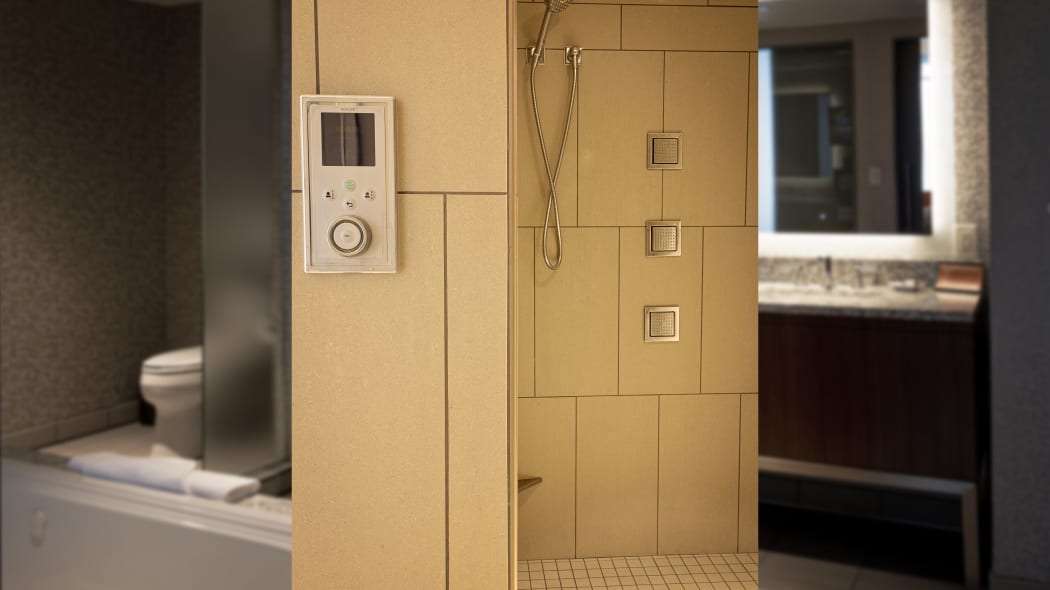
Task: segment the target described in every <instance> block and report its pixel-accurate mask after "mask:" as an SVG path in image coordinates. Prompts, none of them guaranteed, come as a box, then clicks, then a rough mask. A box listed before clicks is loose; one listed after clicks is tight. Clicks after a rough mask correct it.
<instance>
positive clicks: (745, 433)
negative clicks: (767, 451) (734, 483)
mask: <svg viewBox="0 0 1050 590" xmlns="http://www.w3.org/2000/svg"><path fill="white" fill-rule="evenodd" d="M738 545H739V546H738V547H737V551H738V552H740V553H745V552H753V551H758V395H757V394H748V395H741V396H740V541H739V542H738Z"/></svg>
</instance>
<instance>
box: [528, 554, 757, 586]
mask: <svg viewBox="0 0 1050 590" xmlns="http://www.w3.org/2000/svg"><path fill="white" fill-rule="evenodd" d="M518 588H519V589H520V590H535V589H537V588H539V589H548V588H607V589H627V588H630V589H637V590H643V589H645V590H657V589H660V590H686V589H688V590H699V589H704V590H715V589H720V590H721V589H732V590H743V589H746V590H757V589H758V554H756V553H740V554H723V555H666V556H644V557H590V558H586V559H544V560H535V561H519V562H518Z"/></svg>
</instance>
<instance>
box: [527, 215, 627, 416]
mask: <svg viewBox="0 0 1050 590" xmlns="http://www.w3.org/2000/svg"><path fill="white" fill-rule="evenodd" d="M539 233H540V230H536V234H537V235H536V243H537V251H536V263H535V266H534V268H535V269H536V395H537V396H560V395H609V394H615V393H616V362H617V361H616V335H617V327H616V324H617V321H616V318H617V314H618V311H617V306H616V298H617V292H616V289H617V278H616V275H617V272H618V270H619V269H618V264H617V258H618V257H619V251H620V250H619V235H618V234H619V230H617V229H616V228H568V229H565V230H564V231H563V236H564V239H565V243H564V246H565V255H564V259H563V261H562V265H561V268H559V269H558V270H556V271H551V270H549V269H548V268H547V266H546V265H545V264H544V262H543V256H542V255H541V254H540V252H539V244H540V241H541V240H540V236H539Z"/></svg>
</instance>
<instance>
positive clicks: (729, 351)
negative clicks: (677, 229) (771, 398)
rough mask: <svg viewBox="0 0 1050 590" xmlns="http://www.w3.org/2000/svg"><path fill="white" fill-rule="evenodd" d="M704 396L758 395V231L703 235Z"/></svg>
mask: <svg viewBox="0 0 1050 590" xmlns="http://www.w3.org/2000/svg"><path fill="white" fill-rule="evenodd" d="M703 311H704V319H703V326H702V332H703V342H704V343H705V346H704V347H703V350H702V360H701V372H700V387H701V391H702V392H704V393H755V392H757V391H758V230H757V228H753V227H747V228H744V227H740V228H735V227H733V228H721V227H718V228H715V227H711V228H707V229H705V230H704V301H703Z"/></svg>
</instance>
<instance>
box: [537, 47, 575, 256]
mask: <svg viewBox="0 0 1050 590" xmlns="http://www.w3.org/2000/svg"><path fill="white" fill-rule="evenodd" d="M567 55H568V57H569V58H570V60H571V62H572V63H571V64H570V65H572V92H571V94H570V95H569V109H568V112H566V114H565V128H564V129H563V130H562V135H561V149H560V150H559V151H558V163H557V165H556V166H555V167H554V169H553V171H552V170H551V162H550V156H549V155H548V154H547V143H546V141H544V138H543V125H542V124H541V122H540V107H539V101H538V99H537V98H536V68H537V66H539V63H540V59H539V52H537V55H536V56H535V57H533V59H532V70H531V75H530V76H529V84H530V87H531V89H532V114H533V118H534V119H535V121H536V133H537V135H539V139H540V152H541V153H542V154H543V168H544V169H545V170H546V172H547V183H548V185H549V186H550V193H549V195H548V197H547V214H546V215H545V216H544V218H543V262H544V263H545V264H546V265H547V268H549V269H551V270H557V269H558V267H559V266H561V259H562V241H561V216H560V215H559V214H558V188H557V187H558V176H559V175H560V174H561V165H562V163H563V162H564V161H565V144H566V143H568V140H569V127H570V124H571V123H572V110H573V108H574V107H575V106H576V87H577V82H578V79H579V67H580V49H579V48H578V47H570V48H569V49H568V51H567ZM552 212H553V217H554V239H555V243H556V246H557V251H558V252H557V256H555V257H554V260H553V262H552V261H551V255H550V249H549V248H548V242H547V238H548V237H549V234H550V226H551V213H552Z"/></svg>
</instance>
